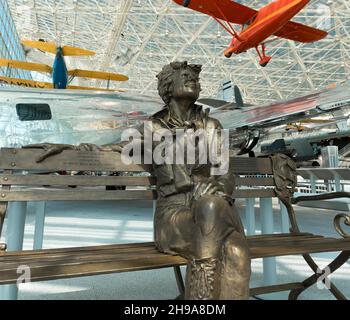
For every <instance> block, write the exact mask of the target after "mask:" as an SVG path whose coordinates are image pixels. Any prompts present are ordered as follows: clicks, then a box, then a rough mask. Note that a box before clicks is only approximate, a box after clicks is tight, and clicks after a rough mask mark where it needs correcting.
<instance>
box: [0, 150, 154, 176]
mask: <svg viewBox="0 0 350 320" xmlns="http://www.w3.org/2000/svg"><path fill="white" fill-rule="evenodd" d="M43 153H44V151H43V150H40V149H11V148H2V149H1V150H0V168H1V169H3V170H5V169H11V170H34V171H49V172H50V171H51V172H52V171H53V172H55V171H130V172H142V171H149V170H150V166H149V165H135V164H130V165H127V164H124V162H123V161H122V160H121V155H120V153H118V152H92V151H74V150H65V151H63V152H62V153H60V154H57V155H55V156H54V157H49V158H47V159H45V160H44V161H42V162H39V163H38V162H36V159H37V158H38V157H39V156H40V155H42V154H43Z"/></svg>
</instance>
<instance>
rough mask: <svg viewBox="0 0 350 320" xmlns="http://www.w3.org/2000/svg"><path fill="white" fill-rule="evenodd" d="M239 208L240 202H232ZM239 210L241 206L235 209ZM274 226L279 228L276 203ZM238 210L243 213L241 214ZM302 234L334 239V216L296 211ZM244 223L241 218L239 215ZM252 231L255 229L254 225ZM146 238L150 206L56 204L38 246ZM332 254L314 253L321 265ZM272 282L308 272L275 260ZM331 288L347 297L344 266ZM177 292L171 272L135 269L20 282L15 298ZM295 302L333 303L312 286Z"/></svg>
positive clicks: (258, 268)
mask: <svg viewBox="0 0 350 320" xmlns="http://www.w3.org/2000/svg"><path fill="white" fill-rule="evenodd" d="M238 205H240V203H238ZM240 208H242V207H240ZM274 208H275V215H274V216H275V226H276V230H278V228H279V225H280V224H279V214H278V210H277V209H278V206H277V203H275V204H274ZM31 209H32V208H31V207H29V214H28V216H27V221H26V230H25V240H24V249H30V248H31V247H32V242H33V227H34V215H33V214H32V212H31V211H32V210H31ZM241 211H243V210H241ZM296 212H297V216H298V218H299V219H300V220H299V221H300V225H301V227H302V228H303V230H304V231H311V232H316V233H319V234H324V235H336V233H335V231H334V229H333V222H332V221H333V217H334V215H335V214H336V213H337V212H330V211H327V210H322V209H312V208H302V207H296ZM242 219H243V220H244V215H243V214H242ZM257 229H258V230H259V229H260V224H259V221H257ZM151 240H152V203H151V202H140V201H138V202H136V203H130V202H118V203H116V202H103V203H100V204H98V205H93V204H92V203H79V202H74V203H69V202H65V203H62V202H61V203H58V202H51V203H48V205H47V217H46V224H45V236H44V248H54V247H70V246H83V245H95V244H107V243H122V242H144V241H151ZM334 255H335V254H329V253H327V254H316V255H314V256H315V257H317V261H319V263H320V265H321V266H324V265H326V264H327V262H329V260H330V257H331V256H334ZM277 266H278V279H279V280H280V281H283V282H289V281H292V282H295V281H299V280H302V279H304V278H305V277H307V276H308V275H309V274H311V273H310V271H309V269H308V267H307V266H306V264H305V263H304V262H303V259H302V258H301V257H300V256H286V257H280V258H277ZM252 270H253V275H252V280H251V281H252V286H258V285H259V284H261V283H262V260H261V259H257V260H253V263H252ZM332 280H334V282H335V284H336V285H337V286H338V287H339V288H340V289H341V290H342V291H343V292H344V293H345V295H346V296H347V297H350V285H349V283H350V263H349V262H348V263H347V264H345V265H344V266H343V267H342V268H341V269H340V270H338V271H337V272H336V273H335V274H334V275H333V277H332ZM177 294H178V292H177V288H176V283H175V278H174V275H173V272H172V269H171V268H169V269H161V270H150V271H138V272H132V273H120V274H111V275H101V276H90V277H81V278H72V279H64V280H55V281H46V282H35V283H29V284H22V285H21V286H20V291H19V299H23V300H26V299H43V300H44V299H135V300H138V299H155V300H158V299H173V298H174V297H176V296H177ZM285 297H286V293H280V294H277V295H275V296H272V297H271V296H269V297H267V296H265V297H264V296H261V298H262V299H276V298H277V299H280V298H281V299H285ZM300 298H301V299H304V300H308V299H333V296H332V295H331V294H329V293H328V290H325V289H320V288H317V287H316V286H314V287H313V288H312V289H309V290H308V291H306V292H305V293H303V294H302V295H301V297H300Z"/></svg>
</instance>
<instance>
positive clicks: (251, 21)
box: [243, 15, 257, 30]
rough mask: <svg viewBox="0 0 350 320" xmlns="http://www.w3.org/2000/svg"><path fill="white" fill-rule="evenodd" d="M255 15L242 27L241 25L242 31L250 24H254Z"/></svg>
mask: <svg viewBox="0 0 350 320" xmlns="http://www.w3.org/2000/svg"><path fill="white" fill-rule="evenodd" d="M256 16H257V15H254V16H253V17H251V18H250V19H249V20H248V21H247V22H246V23H245V24H244V25H243V29H244V30H245V29H247V28H248V27H249V26H250V25H251V24H253V23H254V22H255V19H256Z"/></svg>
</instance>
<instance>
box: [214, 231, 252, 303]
mask: <svg viewBox="0 0 350 320" xmlns="http://www.w3.org/2000/svg"><path fill="white" fill-rule="evenodd" d="M250 261H251V260H250V254H249V248H248V245H247V241H246V239H245V236H244V235H243V234H241V233H239V232H236V231H235V232H233V233H231V234H230V235H229V236H228V237H227V239H226V240H225V242H224V245H223V246H222V250H221V257H220V259H219V262H218V267H217V269H218V274H220V293H219V299H220V300H247V299H248V298H249V280H250V274H251V266H250Z"/></svg>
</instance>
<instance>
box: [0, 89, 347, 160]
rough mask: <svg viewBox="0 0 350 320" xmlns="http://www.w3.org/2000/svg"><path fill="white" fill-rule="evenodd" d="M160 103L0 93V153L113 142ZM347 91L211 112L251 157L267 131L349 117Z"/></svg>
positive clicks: (129, 97) (90, 94)
mask: <svg viewBox="0 0 350 320" xmlns="http://www.w3.org/2000/svg"><path fill="white" fill-rule="evenodd" d="M163 105H164V104H163V102H162V101H161V100H160V98H154V97H149V96H143V95H138V94H130V93H124V92H120V93H110V92H102V91H83V90H81V91H80V90H69V89H67V90H64V91H63V90H55V89H38V88H20V87H0V111H1V113H0V147H20V146H23V145H26V144H34V143H43V142H50V143H68V144H79V143H81V142H86V143H96V144H107V143H113V142H117V141H118V140H119V139H120V135H121V132H122V130H123V129H125V128H128V127H134V126H137V125H139V124H140V123H141V122H142V121H143V120H145V119H147V118H148V116H149V115H151V114H153V113H155V112H156V111H158V110H160V109H161V108H162V106H163ZM349 110H350V86H349V85H346V86H343V87H337V88H331V89H325V90H322V91H320V92H316V93H312V94H310V95H307V96H304V97H299V98H296V99H292V100H289V101H281V102H277V103H274V104H270V105H267V106H259V107H256V106H253V107H252V106H243V107H242V108H240V109H239V110H237V109H235V108H234V109H230V108H227V106H225V107H224V108H220V107H217V108H211V112H210V114H211V116H212V117H214V118H217V119H218V120H219V121H220V122H221V123H222V124H223V126H224V128H227V129H230V130H231V133H230V136H231V139H232V143H231V145H232V146H235V147H237V148H239V149H241V151H240V152H239V153H240V154H243V153H247V152H249V151H251V150H252V149H253V148H254V146H255V145H256V144H257V142H258V140H259V137H261V136H263V135H266V134H268V132H269V130H270V129H271V128H275V127H276V126H279V125H282V124H288V123H291V122H294V121H301V120H303V119H310V118H315V117H317V116H320V115H325V114H331V113H333V112H335V111H337V112H342V113H343V114H344V115H346V116H347V115H348V114H349V113H350V112H349Z"/></svg>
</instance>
